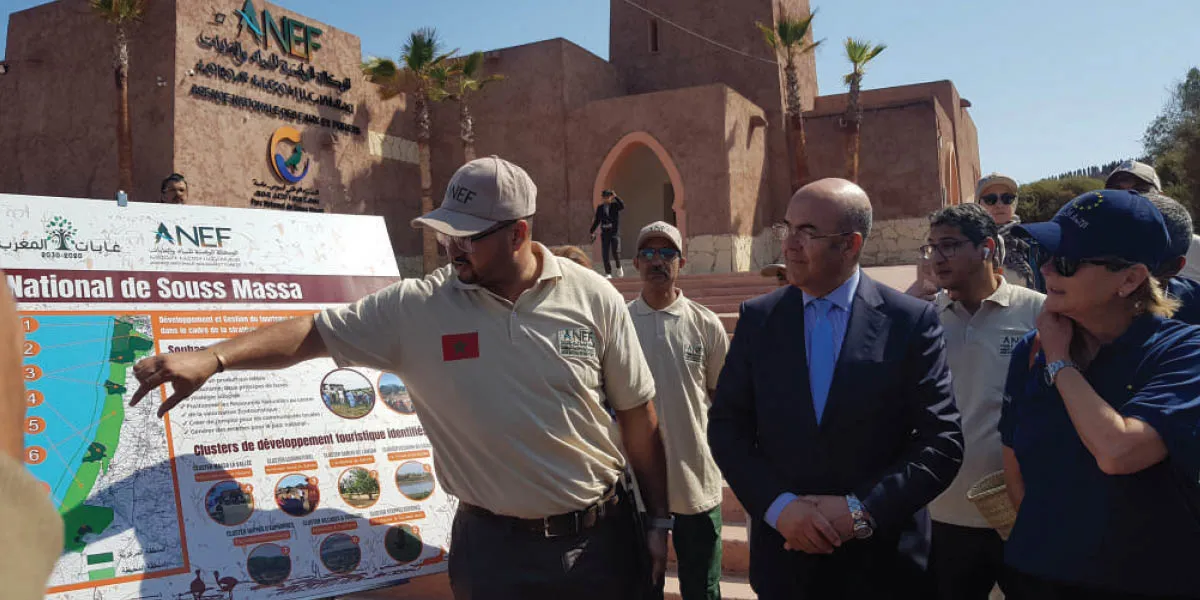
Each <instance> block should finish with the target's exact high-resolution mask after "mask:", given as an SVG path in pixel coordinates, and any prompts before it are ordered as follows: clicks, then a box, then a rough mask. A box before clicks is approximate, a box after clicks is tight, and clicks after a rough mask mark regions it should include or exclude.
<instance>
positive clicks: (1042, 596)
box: [1004, 568, 1200, 600]
mask: <svg viewBox="0 0 1200 600" xmlns="http://www.w3.org/2000/svg"><path fill="white" fill-rule="evenodd" d="M1009 572H1010V574H1011V575H1010V577H1011V581H1012V587H1013V588H1014V589H1013V591H1012V592H1009V591H1008V590H1005V592H1004V597H1005V600H1186V598H1184V597H1182V596H1150V595H1145V594H1130V593H1125V592H1110V591H1106V590H1098V589H1095V588H1089V587H1083V586H1079V585H1075V584H1070V583H1061V582H1057V581H1051V580H1048V579H1043V578H1041V577H1036V576H1033V575H1030V574H1028V573H1022V572H1020V571H1015V570H1012V569H1011V568H1010V569H1009ZM1197 593H1198V595H1197V596H1193V598H1196V597H1200V590H1197Z"/></svg>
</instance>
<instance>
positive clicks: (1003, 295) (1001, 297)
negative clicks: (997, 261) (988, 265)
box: [934, 275, 1013, 310]
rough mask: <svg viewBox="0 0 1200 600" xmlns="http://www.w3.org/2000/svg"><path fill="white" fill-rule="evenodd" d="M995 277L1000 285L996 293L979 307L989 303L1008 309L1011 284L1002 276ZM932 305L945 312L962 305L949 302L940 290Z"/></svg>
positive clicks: (1011, 292)
mask: <svg viewBox="0 0 1200 600" xmlns="http://www.w3.org/2000/svg"><path fill="white" fill-rule="evenodd" d="M996 277H997V278H999V279H1000V285H998V286H997V287H996V291H994V292H992V295H991V296H988V297H987V298H984V299H983V302H982V303H980V307H982V306H983V305H984V304H987V303H989V302H991V303H992V304H995V305H997V306H1001V307H1004V308H1008V305H1009V304H1010V303H1011V302H1012V296H1013V286H1012V284H1011V283H1009V282H1007V281H1005V280H1004V276H1003V275H996ZM934 303H935V304H936V305H937V307H938V310H946V309H948V308H950V307H952V306H961V305H962V303H961V302H959V301H957V300H954V301H951V300H950V296H949V295H948V294H946V291H945V290H941V291H939V292H938V295H937V298H936V299H935V301H934Z"/></svg>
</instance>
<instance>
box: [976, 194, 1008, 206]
mask: <svg viewBox="0 0 1200 600" xmlns="http://www.w3.org/2000/svg"><path fill="white" fill-rule="evenodd" d="M979 201H980V202H982V203H984V204H986V205H988V206H994V205H995V204H996V203H997V202H1000V203H1002V204H1012V203H1013V202H1016V201H1017V195H1016V194H987V195H986V196H980V197H979Z"/></svg>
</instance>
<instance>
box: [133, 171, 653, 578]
mask: <svg viewBox="0 0 1200 600" xmlns="http://www.w3.org/2000/svg"><path fill="white" fill-rule="evenodd" d="M536 195H537V188H536V186H534V184H533V181H532V180H531V179H530V178H529V175H528V174H526V172H525V171H524V170H523V169H521V168H520V167H518V166H516V165H514V164H512V163H510V162H508V161H505V160H502V159H500V158H498V157H495V156H492V157H488V158H481V159H478V160H474V161H471V162H469V163H467V164H465V165H463V166H462V167H460V168H459V170H458V171H457V172H456V173H455V174H454V177H453V178H452V179H451V180H450V185H449V186H448V187H447V189H446V194H445V197H444V199H443V200H442V205H441V208H439V209H437V210H434V211H432V212H430V213H429V214H427V215H424V216H422V217H419V218H417V219H414V220H413V224H414V226H423V227H429V228H431V229H434V230H435V231H437V233H438V239H439V240H440V241H441V243H442V244H443V246H445V248H446V252H447V254H448V255H449V256H450V258H451V264H449V265H446V266H444V267H442V268H441V269H438V270H437V271H435V272H434V273H432V274H430V275H428V276H426V277H425V278H423V279H406V280H404V281H401V282H399V283H396V284H394V285H392V286H390V287H388V288H385V289H383V290H380V291H379V292H376V293H374V294H371V295H369V296H366V297H365V298H363V299H362V300H359V301H358V302H356V303H354V304H352V305H350V306H347V307H341V308H332V309H327V310H324V311H321V312H319V313H317V315H316V316H315V317H312V316H309V317H301V318H296V319H293V320H290V321H284V322H282V323H278V324H275V325H271V326H268V327H264V328H262V329H259V330H256V331H254V332H251V333H248V334H246V335H243V336H240V337H237V338H234V339H231V340H228V341H225V342H222V343H220V344H217V345H215V346H212V347H210V348H208V349H205V350H203V351H199V352H184V353H172V354H164V355H158V356H155V357H152V358H148V359H146V360H143V361H141V362H139V363H138V364H137V365H135V367H134V375H135V376H136V377H137V378H138V382H139V385H140V387H139V388H138V390H137V392H135V393H134V398H133V402H131V404H136V403H137V402H138V401H140V400H141V399H142V398H143V397H144V396H145V395H146V393H147V392H149V391H150V390H151V389H154V388H156V387H158V386H160V385H162V384H164V383H170V384H172V387H173V389H174V393H173V394H172V395H171V396H170V397H169V398H168V399H167V400H166V401H165V402H164V403H163V405H162V406H161V407H160V408H159V414H160V415H161V414H163V413H165V412H166V411H168V410H170V409H171V408H172V407H174V406H175V405H176V404H178V403H179V402H181V401H183V400H184V399H185V398H187V397H188V396H189V395H190V394H191V393H192V392H194V391H195V390H196V389H198V388H199V387H200V386H202V385H203V384H204V383H205V382H206V381H207V380H208V379H209V378H210V377H212V376H213V375H214V374H215V373H218V372H221V371H223V370H226V369H271V368H286V367H288V366H291V365H294V364H296V363H299V362H301V361H304V360H308V359H311V358H317V357H322V356H332V357H333V359H334V360H335V361H336V362H337V363H338V364H339V365H340V366H349V365H363V366H368V367H373V368H376V369H380V370H384V371H390V372H393V373H396V374H398V375H400V377H402V378H403V379H404V382H405V383H406V384H407V385H408V388H409V391H410V392H411V397H412V400H413V404H414V406H415V407H416V410H417V415H418V416H419V417H420V418H421V424H422V425H423V426H424V428H425V433H426V434H427V435H428V436H429V440H430V442H431V443H432V444H433V451H434V454H435V455H436V456H437V461H438V478H439V480H440V481H441V483H442V484H443V485H444V486H445V488H446V491H448V492H450V493H451V494H454V495H455V496H457V497H458V499H459V501H460V502H459V506H458V513H457V514H456V515H455V518H454V526H453V531H452V534H451V542H450V585H451V587H452V588H453V591H454V595H455V597H456V598H461V599H467V598H483V597H487V598H500V599H513V600H517V599H524V598H570V599H571V600H584V599H595V600H601V599H607V598H635V597H640V594H642V593H644V592H645V590H646V589H647V588H649V587H651V585H652V583H655V582H657V581H660V580H661V579H662V574H663V573H664V571H665V569H666V558H667V547H666V543H667V528H668V527H669V516H670V514H669V512H668V510H667V476H666V464H665V461H664V458H663V448H662V440H661V438H660V435H659V428H658V418H657V416H656V413H655V410H654V405H653V403H652V402H651V399H652V398H653V397H654V380H653V378H652V376H651V374H650V370H649V368H648V367H647V366H646V361H645V359H644V358H643V356H642V349H641V347H640V346H639V345H638V342H637V333H636V331H635V330H634V327H633V321H632V319H630V317H629V311H628V309H627V308H626V306H625V302H624V301H623V300H622V298H621V295H620V293H619V292H617V290H616V289H615V288H613V286H612V285H611V284H609V283H608V282H606V281H605V280H604V279H603V278H602V277H600V276H599V275H598V274H596V273H595V272H594V271H591V270H588V269H584V268H583V267H581V266H579V265H577V264H575V263H574V262H571V261H570V260H568V259H565V258H559V257H556V256H554V255H552V254H550V251H549V250H547V249H546V247H545V246H543V245H541V244H539V243H537V242H534V241H533V240H532V237H531V227H532V226H531V224H530V218H531V217H532V216H533V214H534V212H535V198H536ZM606 403H607V404H608V405H611V406H612V407H613V408H614V409H615V413H616V418H615V419H614V418H612V417H611V416H610V415H609V413H608V412H607V410H606V408H605V407H606ZM622 450H623V451H624V452H622ZM626 457H628V463H629V464H630V465H631V466H632V468H633V472H634V473H635V474H636V476H637V480H638V483H639V488H640V490H641V492H642V498H643V500H644V503H645V506H646V508H647V511H648V512H649V513H650V516H651V517H654V519H653V520H652V522H651V523H652V525H651V527H652V528H653V529H652V530H651V531H650V533H649V534H643V533H642V532H638V531H635V530H634V528H635V515H634V512H633V511H634V510H635V509H634V506H633V502H632V501H631V496H630V495H629V494H628V493H627V492H626V491H625V490H624V489H623V488H622V486H621V485H620V483H619V481H620V480H621V478H622V476H623V472H624V470H625V466H626ZM663 523H667V524H668V525H664V524H663ZM639 545H644V546H643V547H645V548H646V551H644V552H639V551H638V549H639ZM647 553H648V554H649V556H650V561H649V562H651V563H652V566H651V565H644V564H642V563H641V560H640V558H639V557H643V556H645V555H646V554H647ZM648 571H650V572H649V573H648Z"/></svg>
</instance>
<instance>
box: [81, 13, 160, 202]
mask: <svg viewBox="0 0 1200 600" xmlns="http://www.w3.org/2000/svg"><path fill="white" fill-rule="evenodd" d="M88 3H89V4H90V5H91V7H92V10H93V11H95V12H96V14H97V15H99V16H100V18H102V19H104V20H105V21H107V22H108V23H109V24H110V25H112V26H113V27H115V28H116V30H117V36H116V40H115V41H114V43H113V75H114V77H115V79H116V84H117V185H118V187H119V188H120V189H121V190H124V191H125V193H127V194H128V193H132V192H133V131H132V130H131V129H130V126H129V31H128V28H129V27H130V26H131V25H133V24H135V23H137V22H139V21H141V20H142V16H143V15H144V14H146V2H145V0H89V2H88Z"/></svg>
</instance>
